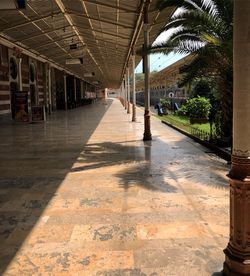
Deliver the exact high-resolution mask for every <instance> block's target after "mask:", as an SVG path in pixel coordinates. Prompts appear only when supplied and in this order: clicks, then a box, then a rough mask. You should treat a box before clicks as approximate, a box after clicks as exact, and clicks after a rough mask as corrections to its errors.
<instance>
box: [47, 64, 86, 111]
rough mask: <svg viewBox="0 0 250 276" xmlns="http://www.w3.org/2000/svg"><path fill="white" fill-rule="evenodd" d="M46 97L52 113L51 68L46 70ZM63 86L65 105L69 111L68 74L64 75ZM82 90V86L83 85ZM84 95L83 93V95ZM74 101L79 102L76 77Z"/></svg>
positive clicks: (48, 67)
mask: <svg viewBox="0 0 250 276" xmlns="http://www.w3.org/2000/svg"><path fill="white" fill-rule="evenodd" d="M46 83H47V84H46V96H47V103H48V112H49V114H51V113H52V70H51V67H50V66H47V68H46ZM63 86H64V104H65V110H67V109H68V99H67V74H66V73H63ZM81 89H82V84H81ZM81 94H82V93H81ZM74 100H75V102H76V101H77V93H76V78H75V77H74Z"/></svg>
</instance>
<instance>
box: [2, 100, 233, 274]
mask: <svg viewBox="0 0 250 276" xmlns="http://www.w3.org/2000/svg"><path fill="white" fill-rule="evenodd" d="M142 115H143V113H142V111H141V110H138V121H137V122H136V123H132V122H131V115H128V114H127V113H126V111H125V110H124V108H123V107H122V105H121V104H120V102H118V101H117V100H108V101H107V103H105V102H99V103H97V104H94V105H91V106H84V107H82V108H77V109H74V110H69V111H68V112H64V111H58V112H55V113H54V114H53V115H52V116H50V118H49V120H48V121H47V122H46V123H45V124H39V123H37V124H24V125H20V124H11V123H9V124H8V123H5V124H3V123H2V124H1V125H0V157H1V158H0V275H13V276H17V275H20V276H23V275H60V276H61V275H62V276H63V275H79V276H80V275H98V276H104V275H105V276H125V275H126V276H129V275H131V276H146V275H150V276H156V275H167V276H172V275H176V276H185V275H187V276H196V275H197V276H203V275H204V276H205V275H211V274H212V273H214V272H219V271H220V270H221V269H222V264H223V261H224V255H223V251H222V250H223V249H224V248H225V247H226V244H227V241H228V229H229V226H228V193H229V189H228V181H227V179H226V176H225V175H226V173H227V172H228V170H229V167H228V165H227V164H226V162H225V161H223V160H221V159H219V158H218V157H216V156H215V155H214V154H212V153H211V152H209V151H208V150H207V149H205V148H203V147H202V146H200V145H199V144H197V143H195V142H193V141H192V140H191V139H189V138H186V137H185V136H183V135H182V134H179V133H178V132H176V131H174V130H173V129H170V128H168V127H167V126H165V125H163V124H161V122H160V121H159V120H158V119H155V118H152V134H153V141H151V142H143V141H142V137H143V116H142Z"/></svg>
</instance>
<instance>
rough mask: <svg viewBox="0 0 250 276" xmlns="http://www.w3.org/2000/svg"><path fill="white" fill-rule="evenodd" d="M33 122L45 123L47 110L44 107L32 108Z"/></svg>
mask: <svg viewBox="0 0 250 276" xmlns="http://www.w3.org/2000/svg"><path fill="white" fill-rule="evenodd" d="M31 117H32V122H43V121H45V108H44V106H43V105H36V106H32V107H31Z"/></svg>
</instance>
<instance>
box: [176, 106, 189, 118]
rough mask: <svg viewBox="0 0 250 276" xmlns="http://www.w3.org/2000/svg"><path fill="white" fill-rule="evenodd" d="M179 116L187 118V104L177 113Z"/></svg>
mask: <svg viewBox="0 0 250 276" xmlns="http://www.w3.org/2000/svg"><path fill="white" fill-rule="evenodd" d="M176 115H177V116H185V115H187V107H186V105H185V104H183V105H182V106H181V107H180V108H179V109H178V110H177V111H176Z"/></svg>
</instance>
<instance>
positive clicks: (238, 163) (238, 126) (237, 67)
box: [122, 0, 250, 276]
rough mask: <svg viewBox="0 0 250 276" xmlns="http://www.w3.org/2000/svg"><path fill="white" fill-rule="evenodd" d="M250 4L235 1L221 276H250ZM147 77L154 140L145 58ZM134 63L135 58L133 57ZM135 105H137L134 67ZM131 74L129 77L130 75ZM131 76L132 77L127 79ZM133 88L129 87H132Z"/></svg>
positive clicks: (146, 30) (147, 137) (146, 117)
mask: <svg viewBox="0 0 250 276" xmlns="http://www.w3.org/2000/svg"><path fill="white" fill-rule="evenodd" d="M249 14H250V1H248V0H235V1H234V45H233V48H234V65H233V69H234V89H233V90H234V92H233V150H232V167H231V170H230V172H229V179H230V180H229V182H230V229H229V230H230V235H229V243H228V246H227V248H226V249H225V250H224V253H225V257H226V259H225V263H224V268H223V272H222V274H221V275H227V276H240V275H242V276H243V275H245V276H246V275H250V123H249V122H250V81H249V80H250V50H249V49H250V35H249V33H250V17H249ZM148 34H149V25H148V6H146V7H145V10H144V46H145V47H146V48H147V46H148ZM143 58H144V73H145V114H144V123H145V132H144V137H143V138H144V140H151V133H150V115H149V103H150V100H149V82H148V79H149V60H148V56H147V55H144V57H143ZM133 62H134V57H133ZM132 68H133V85H132V92H133V105H134V104H135V98H134V97H135V87H134V81H135V78H134V63H133V66H132ZM127 74H128V73H127ZM127 76H128V75H127ZM124 83H126V85H127V84H128V80H127V79H125V81H124V82H123V88H122V90H123V92H124V94H125V97H124V99H125V103H124V106H125V108H126V109H127V111H128V113H129V110H130V109H129V106H130V104H129V102H130V99H129V90H128V89H125V87H126V85H124ZM128 86H129V85H128Z"/></svg>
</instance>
